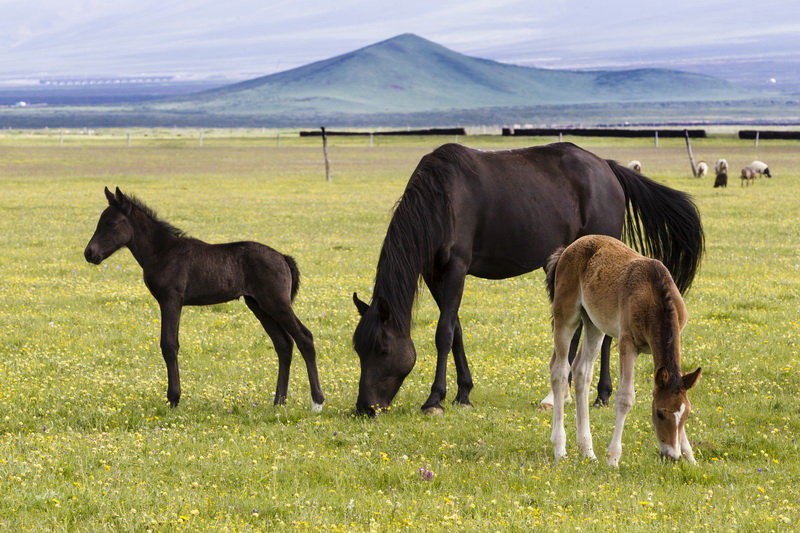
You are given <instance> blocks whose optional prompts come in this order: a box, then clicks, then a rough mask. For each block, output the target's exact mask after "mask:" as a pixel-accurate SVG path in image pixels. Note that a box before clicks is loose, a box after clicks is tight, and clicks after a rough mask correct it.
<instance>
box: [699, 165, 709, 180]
mask: <svg viewBox="0 0 800 533" xmlns="http://www.w3.org/2000/svg"><path fill="white" fill-rule="evenodd" d="M706 174H708V164H707V163H706V162H705V161H700V162H699V163H697V177H698V178H702V177H703V176H705V175H706Z"/></svg>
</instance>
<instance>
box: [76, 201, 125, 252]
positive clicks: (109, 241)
mask: <svg viewBox="0 0 800 533" xmlns="http://www.w3.org/2000/svg"><path fill="white" fill-rule="evenodd" d="M105 193H106V198H107V199H108V207H106V209H105V210H104V211H103V212H102V213H101V214H100V220H98V221H97V229H96V230H94V235H92V238H91V239H90V240H89V244H87V245H86V250H84V251H83V256H84V257H85V258H86V260H87V261H89V262H90V263H94V264H95V265H99V264H100V263H102V262H103V260H105V259H106V258H107V257H108V256H110V255H111V254H113V253H114V252H116V251H117V250H119V249H120V248H122V247H123V246H126V245H127V244H128V243H129V242H130V240H131V238H133V225H132V224H131V221H130V214H131V210H132V209H133V204H132V203H131V201H130V199H129V198H128V197H127V196H125V195H124V194H122V191H120V190H119V188H117V191H116V194H112V193H111V191H109V190H108V187H106V189H105Z"/></svg>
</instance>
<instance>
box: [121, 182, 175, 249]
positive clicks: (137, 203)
mask: <svg viewBox="0 0 800 533" xmlns="http://www.w3.org/2000/svg"><path fill="white" fill-rule="evenodd" d="M125 198H127V199H128V201H129V202H130V203H131V205H132V206H133V207H134V208H136V209H137V210H139V211H140V212H141V213H143V214H144V215H146V216H147V217H148V218H150V219H151V220H152V221H153V222H155V223H156V224H158V225H159V226H160V227H161V228H163V229H164V230H166V231H167V232H169V233H170V234H171V235H174V236H175V237H179V238H189V235H187V234H186V232H185V231H183V230H182V229H179V228H176V227H175V226H173V225H172V224H170V223H169V222H167V221H166V220H163V219H161V218H159V216H158V214H156V212H155V211H154V210H153V208H152V207H150V206H148V205H147V204H145V203H144V202H143V201H141V200H140V199H139V198H137V197H135V196H133V195H131V194H127V193H126V194H125Z"/></svg>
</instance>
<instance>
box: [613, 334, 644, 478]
mask: <svg viewBox="0 0 800 533" xmlns="http://www.w3.org/2000/svg"><path fill="white" fill-rule="evenodd" d="M638 355H639V354H638V352H637V351H636V346H635V345H634V344H633V341H632V340H631V339H630V338H628V337H624V338H622V339H620V341H619V390H618V391H617V398H616V400H615V402H614V405H615V407H616V409H617V416H616V422H615V424H614V435H613V436H612V437H611V444H609V446H608V464H609V465H611V466H619V458H620V456H622V430H623V429H624V428H625V419H626V418H627V416H628V413H629V412H630V410H631V407H633V401H634V400H635V398H636V393H635V391H634V389H633V378H634V365H635V364H636V357H637V356H638Z"/></svg>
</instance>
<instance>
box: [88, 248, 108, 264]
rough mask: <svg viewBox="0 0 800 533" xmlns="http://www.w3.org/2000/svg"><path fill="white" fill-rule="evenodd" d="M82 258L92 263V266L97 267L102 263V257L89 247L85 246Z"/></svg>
mask: <svg viewBox="0 0 800 533" xmlns="http://www.w3.org/2000/svg"><path fill="white" fill-rule="evenodd" d="M83 257H85V258H86V261H88V262H89V263H92V264H93V265H99V264H100V263H102V262H103V257H102V256H101V255H100V254H99V253H98V252H96V251H95V250H93V249H92V248H91V246H87V247H86V249H85V250H84V251H83Z"/></svg>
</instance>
